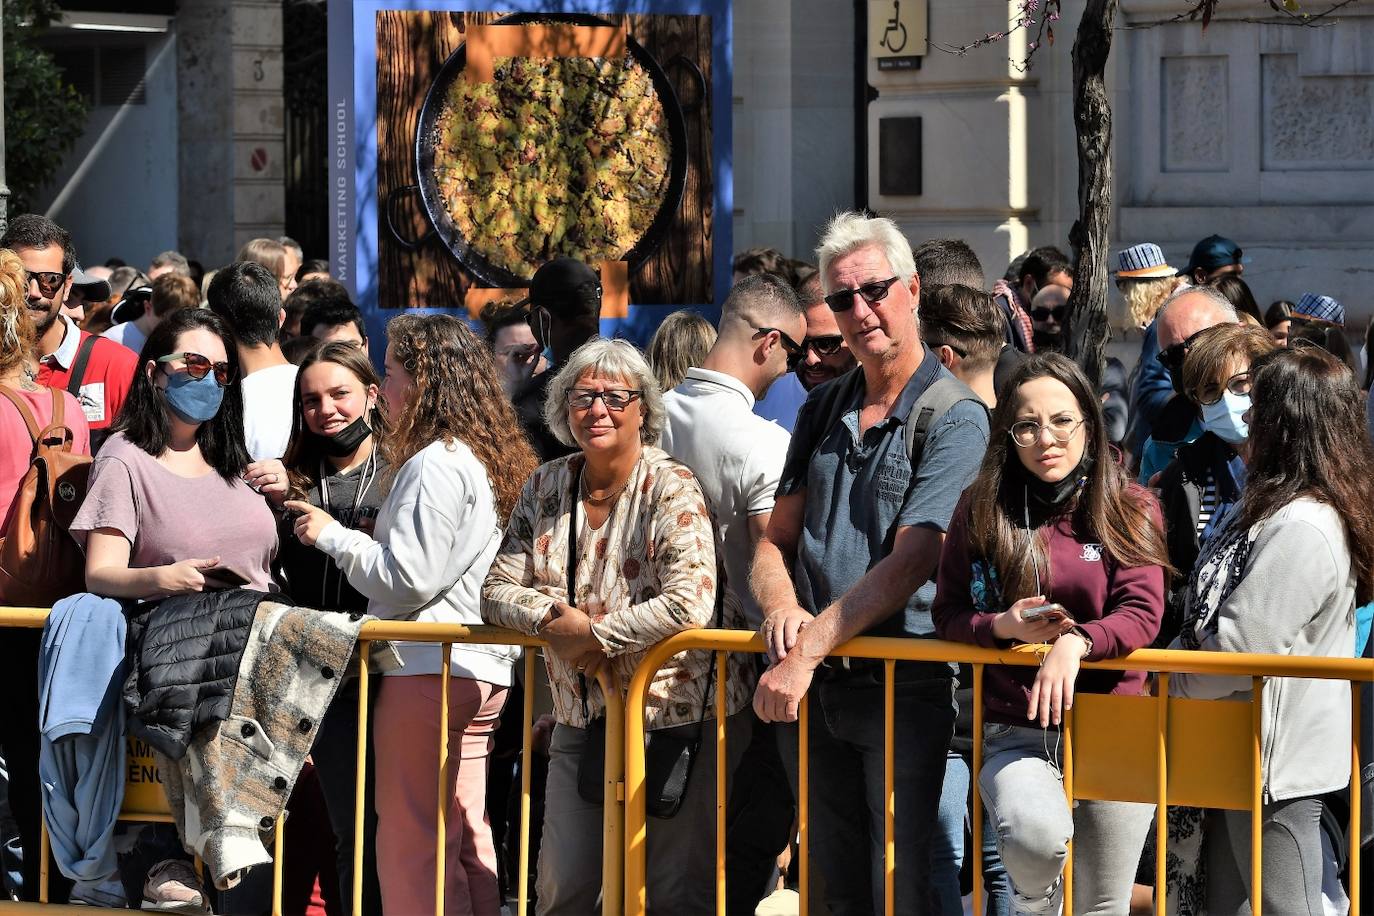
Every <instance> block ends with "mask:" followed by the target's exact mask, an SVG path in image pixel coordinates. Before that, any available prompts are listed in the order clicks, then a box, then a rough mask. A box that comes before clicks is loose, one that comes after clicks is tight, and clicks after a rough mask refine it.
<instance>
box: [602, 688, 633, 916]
mask: <svg viewBox="0 0 1374 916" xmlns="http://www.w3.org/2000/svg"><path fill="white" fill-rule="evenodd" d="M596 677H597V682H598V683H600V685H601V696H602V697H603V698H604V699H605V701H606V793H605V802H604V803H603V807H602V814H601V827H602V842H601V912H602V914H603V916H621V914H622V910H623V907H622V896H621V895H622V891H623V890H624V888H623V887H622V885H621V881H622V880H624V877H625V874H626V870H625V749H626V748H627V747H629V745H627V744H626V743H625V741H626V737H625V701H624V700H622V699H621V696H620V684H619V682H618V681H617V680H616V679H615V678H613V677H612V676H611V670H610V665H602V666H601V670H600V671H598V672H597V675H596ZM635 718H636V719H637V720H638V721H639V724H640V725H641V726H643V724H644V710H643V708H642V707H641V708H640V709H639V714H638V715H637V716H636V717H635ZM638 747H639V754H638V755H636V756H638V758H639V759H640V760H641V761H642V760H643V759H644V751H643V748H644V739H643V733H642V732H641V737H640V739H639V745H638ZM641 815H642V812H641ZM640 823H641V824H642V823H643V818H642V816H641V819H640Z"/></svg>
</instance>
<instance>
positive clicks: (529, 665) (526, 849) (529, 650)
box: [515, 646, 535, 916]
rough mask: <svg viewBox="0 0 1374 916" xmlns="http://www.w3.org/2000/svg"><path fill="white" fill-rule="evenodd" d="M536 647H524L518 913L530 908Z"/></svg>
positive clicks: (517, 873)
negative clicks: (531, 781) (531, 772)
mask: <svg viewBox="0 0 1374 916" xmlns="http://www.w3.org/2000/svg"><path fill="white" fill-rule="evenodd" d="M534 652H535V650H534V647H533V646H526V647H525V712H524V715H523V716H522V717H521V721H522V722H524V723H525V733H524V737H523V738H522V739H521V745H520V866H519V868H517V869H516V872H515V874H516V880H517V881H518V882H519V885H520V887H519V890H518V891H517V892H516V895H515V912H516V916H525V914H526V912H527V911H528V910H529V908H530V779H531V777H530V768H531V767H532V766H534V735H533V731H534Z"/></svg>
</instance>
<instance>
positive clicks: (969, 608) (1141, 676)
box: [931, 484, 1164, 725]
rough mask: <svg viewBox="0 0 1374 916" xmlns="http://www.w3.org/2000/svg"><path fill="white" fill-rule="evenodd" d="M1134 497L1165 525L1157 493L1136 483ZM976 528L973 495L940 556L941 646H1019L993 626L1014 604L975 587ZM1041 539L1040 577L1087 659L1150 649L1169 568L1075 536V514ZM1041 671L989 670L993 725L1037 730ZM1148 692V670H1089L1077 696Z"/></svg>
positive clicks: (935, 609) (987, 697) (936, 612)
mask: <svg viewBox="0 0 1374 916" xmlns="http://www.w3.org/2000/svg"><path fill="white" fill-rule="evenodd" d="M1131 496H1132V497H1133V498H1135V499H1138V500H1142V501H1144V502H1145V503H1147V504H1148V505H1149V507H1150V510H1151V513H1152V514H1153V515H1154V516H1155V518H1156V520H1159V518H1160V514H1159V504H1158V502H1157V501H1156V500H1155V497H1154V495H1153V494H1151V493H1150V492H1149V491H1148V490H1145V489H1143V488H1141V487H1139V486H1137V485H1135V484H1132V485H1131ZM968 525H969V502H968V496H967V494H965V496H964V498H963V499H961V500H960V501H959V505H958V507H957V508H956V509H955V510H954V517H953V519H952V520H951V521H950V526H949V531H948V533H947V534H946V535H945V544H944V549H943V551H942V553H941V555H940V571H939V575H938V577H937V579H936V594H935V603H934V605H932V607H931V615H932V616H933V617H934V619H935V632H936V634H937V635H938V636H939V637H940V638H941V639H948V640H953V641H955V642H970V643H975V644H977V645H980V646H984V647H986V648H990V649H996V648H1006V647H1008V646H1010V645H1012V643H1011V641H1010V640H1004V639H998V638H997V637H996V636H994V635H993V634H992V619H993V617H994V616H996V614H997V613H999V612H1001V611H1004V610H1006V608H1007V607H1008V606H1009V605H1002V604H1001V603H1000V601H999V600H998V599H997V598H996V596H995V595H987V594H986V593H985V591H986V590H985V589H980V588H979V584H978V583H977V582H975V577H974V575H973V573H974V563H975V561H979V558H977V557H975V556H973V554H972V552H971V550H972V547H971V544H970V540H969V530H968ZM1040 532H1041V533H1042V536H1044V537H1045V538H1046V539H1047V540H1046V543H1047V547H1048V550H1047V554H1048V556H1049V574H1048V576H1046V574H1045V570H1043V569H1042V570H1041V571H1040V575H1041V583H1042V586H1044V594H1045V596H1046V598H1047V599H1048V600H1050V601H1052V602H1057V603H1059V604H1062V605H1063V606H1064V610H1065V611H1066V612H1067V613H1068V615H1069V616H1070V617H1072V618H1073V619H1074V620H1075V621H1077V623H1078V625H1079V626H1080V627H1081V628H1082V630H1083V632H1084V633H1086V634H1087V635H1088V638H1089V639H1091V640H1092V643H1093V646H1092V651H1091V652H1089V653H1088V657H1087V660H1088V661H1095V660H1097V659H1103V658H1117V657H1119V656H1122V655H1126V654H1128V653H1130V652H1132V651H1134V650H1136V649H1141V648H1144V647H1146V646H1148V645H1150V643H1151V642H1152V641H1153V640H1154V638H1155V635H1156V634H1158V632H1159V625H1160V621H1161V620H1162V619H1163V617H1164V570H1163V568H1162V567H1159V566H1135V567H1127V566H1122V565H1120V564H1119V563H1117V562H1116V561H1115V560H1113V559H1112V557H1111V556H1110V555H1108V554H1107V552H1106V549H1105V548H1104V547H1103V546H1102V545H1101V544H1100V543H1098V542H1097V541H1096V540H1095V539H1094V538H1092V537H1090V536H1088V535H1086V534H1082V535H1080V534H1078V533H1077V532H1076V531H1075V530H1074V525H1073V515H1072V514H1071V513H1067V514H1065V515H1062V516H1059V517H1058V518H1056V519H1053V520H1051V521H1048V522H1046V523H1045V525H1043V526H1042V527H1041V528H1040ZM980 565H982V566H984V567H985V566H986V564H985V563H980ZM983 578H986V576H984V577H983ZM975 591H983V592H984V594H983V595H980V596H979V597H980V598H982V599H983V601H984V602H985V603H987V604H990V605H993V606H988V607H986V609H985V610H980V609H979V607H978V604H979V601H978V600H976V599H975V595H974V592H975ZM1036 670H1037V669H1036V668H1035V667H1034V666H1024V667H1023V666H1019V665H1016V666H1014V665H992V666H989V667H988V668H986V669H985V671H984V677H985V681H984V683H983V703H984V711H985V713H986V720H987V721H988V722H994V723H999V724H1002V725H1027V724H1029V721H1028V720H1027V718H1026V711H1027V709H1028V708H1029V706H1030V689H1031V685H1032V684H1033V683H1034V682H1035V675H1036ZM1144 685H1145V673H1144V672H1142V671H1086V670H1085V671H1082V672H1080V673H1079V675H1078V682H1077V685H1076V686H1075V691H1076V692H1078V693H1115V694H1123V695H1130V696H1136V695H1139V694H1140V693H1141V692H1142V690H1143V688H1144Z"/></svg>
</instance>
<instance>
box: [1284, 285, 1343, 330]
mask: <svg viewBox="0 0 1374 916" xmlns="http://www.w3.org/2000/svg"><path fill="white" fill-rule="evenodd" d="M1293 317H1294V318H1312V319H1315V320H1317V321H1329V322H1331V323H1332V324H1338V325H1340V326H1341V327H1345V306H1343V305H1341V304H1340V303H1339V302H1337V301H1336V300H1335V299H1332V298H1331V297H1330V296H1323V295H1321V294H1320V293H1303V294H1302V298H1301V299H1299V300H1298V304H1297V305H1296V306H1294V307H1293Z"/></svg>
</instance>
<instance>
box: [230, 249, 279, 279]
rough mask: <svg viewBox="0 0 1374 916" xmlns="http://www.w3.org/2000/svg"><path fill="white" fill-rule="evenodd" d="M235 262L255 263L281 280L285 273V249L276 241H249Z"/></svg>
mask: <svg viewBox="0 0 1374 916" xmlns="http://www.w3.org/2000/svg"><path fill="white" fill-rule="evenodd" d="M234 260H235V261H255V262H257V263H258V264H261V265H262V266H263V267H266V268H267V269H268V270H270V271H272V276H274V277H276V278H277V280H279V281H280V280H281V279H282V277H283V276H284V275H285V273H286V247H285V246H284V245H282V243H281V242H278V241H277V240H276V239H249V240H248V241H247V242H246V243H244V246H243V247H242V248H240V249H239V256H238V257H237V258H235V259H234Z"/></svg>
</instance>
